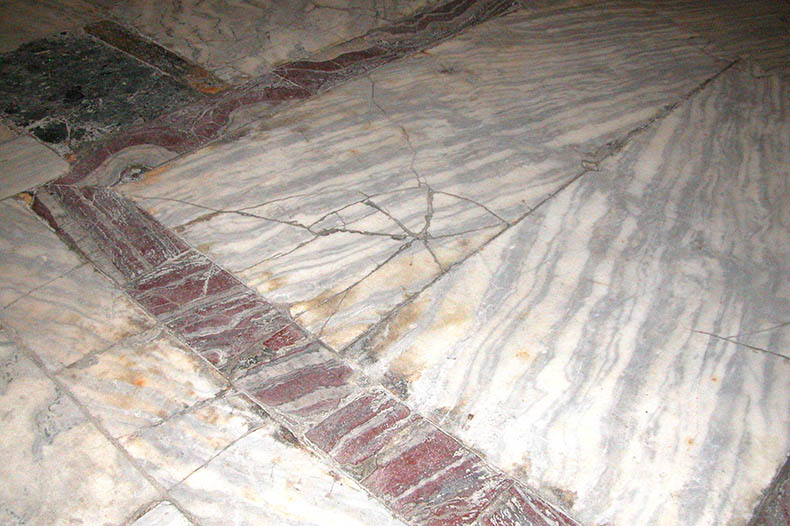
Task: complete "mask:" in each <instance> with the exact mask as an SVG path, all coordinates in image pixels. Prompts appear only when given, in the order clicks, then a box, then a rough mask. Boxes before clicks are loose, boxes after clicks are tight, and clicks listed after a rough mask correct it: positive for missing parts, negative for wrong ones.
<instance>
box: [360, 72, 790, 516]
mask: <svg viewBox="0 0 790 526" xmlns="http://www.w3.org/2000/svg"><path fill="white" fill-rule="evenodd" d="M789 99H790V85H789V84H787V83H786V82H782V81H780V80H779V78H778V77H769V78H762V79H755V78H754V77H753V76H752V75H751V73H750V71H749V70H748V67H745V68H735V69H732V70H730V71H728V72H727V73H725V74H724V75H723V76H722V77H720V78H719V79H717V80H716V81H714V82H713V83H712V84H710V85H709V86H708V87H707V88H706V89H705V90H704V91H702V92H700V93H699V94H697V95H695V96H694V97H693V98H692V99H691V100H690V101H688V102H686V103H685V104H683V105H682V106H681V107H680V108H678V109H677V110H676V111H675V112H673V113H672V114H670V115H669V116H668V117H666V118H665V119H664V120H662V121H661V122H659V123H655V124H654V125H653V126H652V127H651V128H650V129H649V130H647V131H646V132H645V133H644V135H642V136H641V137H639V138H638V139H636V140H635V141H634V142H633V143H632V144H630V145H629V146H628V147H626V149H625V150H624V151H623V152H622V153H621V154H620V155H618V156H617V157H616V158H614V159H612V160H610V161H607V162H606V163H604V166H603V169H602V171H600V172H591V173H588V174H587V175H585V176H584V177H583V178H582V179H580V180H579V181H577V182H576V183H575V184H574V185H572V186H570V187H568V188H567V189H565V190H564V191H563V192H561V193H559V194H558V195H557V196H556V197H555V198H554V199H552V200H551V201H549V202H547V203H546V205H545V206H544V207H541V209H540V210H539V211H538V212H536V213H535V214H534V215H533V216H531V217H529V218H527V219H526V220H524V221H523V222H521V223H519V224H518V225H516V226H514V227H513V228H511V229H510V230H508V231H507V232H506V233H505V234H503V235H502V236H501V237H499V238H498V239H496V240H495V241H494V242H492V243H491V244H490V245H488V246H486V247H485V248H484V249H483V250H482V251H481V252H479V253H478V254H476V255H474V256H473V257H472V258H470V259H469V260H467V261H466V262H464V264H462V265H460V266H458V267H457V268H455V269H454V270H452V271H451V272H449V273H447V274H446V275H445V276H443V277H442V278H441V279H440V280H439V281H438V282H437V283H436V284H435V285H433V286H432V287H431V288H429V289H428V290H426V291H425V292H424V293H423V294H422V295H421V296H419V297H418V298H417V299H416V301H415V302H413V303H412V304H410V305H409V306H408V307H406V308H403V309H402V310H401V311H400V312H399V313H398V315H397V316H396V317H395V318H394V319H393V320H392V321H391V322H390V323H389V324H387V325H386V326H384V327H381V328H380V331H379V332H378V334H377V336H376V337H375V338H373V339H372V340H371V341H370V342H368V344H367V345H364V346H363V345H360V346H359V347H358V348H355V349H353V352H350V353H349V354H348V355H349V356H354V357H355V358H356V359H358V360H359V362H360V363H361V364H363V366H364V368H365V370H366V372H367V373H368V374H369V375H371V376H372V377H373V378H375V379H378V380H380V381H382V382H383V383H385V384H386V385H389V386H390V387H391V388H393V389H394V390H396V391H398V392H400V393H401V394H402V395H403V396H404V397H405V398H406V399H407V401H408V403H410V404H411V405H412V406H413V407H415V408H416V409H417V410H418V411H421V412H422V413H424V414H427V415H431V416H432V417H433V418H434V419H435V420H436V421H437V422H438V423H439V424H440V425H441V426H442V427H443V428H445V429H447V430H448V431H450V432H451V433H455V434H456V435H457V436H459V437H460V438H461V439H463V440H464V441H466V442H467V443H469V444H470V445H472V446H473V447H474V448H476V449H477V450H479V451H481V452H482V453H483V454H484V455H486V457H487V458H488V459H489V460H490V461H491V462H493V463H494V464H495V465H497V466H499V467H501V468H504V469H506V470H508V471H509V472H510V473H512V474H513V475H514V476H516V477H519V478H520V479H522V480H523V481H524V482H525V483H527V484H528V485H531V486H532V487H535V488H537V489H538V490H539V491H540V492H542V493H543V494H544V495H545V496H547V497H548V498H549V499H551V500H553V501H555V502H557V503H558V504H560V505H563V506H566V507H567V508H568V509H569V510H570V511H572V512H573V513H574V514H575V515H576V516H577V517H579V518H580V519H581V520H582V522H583V523H585V524H588V525H609V524H613V525H621V524H640V525H662V526H663V525H667V526H669V525H676V524H684V525H689V526H693V525H713V524H728V525H732V526H740V525H745V524H746V523H747V521H748V520H749V518H750V516H751V513H752V511H753V509H754V506H755V505H756V504H757V502H758V501H759V498H760V496H761V492H762V490H763V489H764V488H765V487H766V486H767V485H768V484H769V483H770V481H771V478H772V477H773V475H774V473H775V472H776V470H777V469H778V468H779V467H780V466H781V465H782V464H783V463H784V461H785V459H786V456H787V454H788V452H790V397H788V390H789V389H790V331H789V330H788V324H787V322H788V320H790V286H789V285H788V280H787V276H788V275H790V235H789V234H790V228H789V226H790V215H788V214H790V185H788V181H789V180H790V179H788V171H789V170H790V149H788V148H787V147H786V146H787V144H790V140H789V139H790V113H788V110H789V108H788V106H787V104H786V101H787V100H789Z"/></svg>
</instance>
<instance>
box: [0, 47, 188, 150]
mask: <svg viewBox="0 0 790 526" xmlns="http://www.w3.org/2000/svg"><path fill="white" fill-rule="evenodd" d="M200 97H201V95H200V94H199V93H197V92H196V91H193V90H191V89H189V88H187V87H185V86H184V85H182V84H180V83H178V82H176V81H175V80H174V79H172V78H171V77H169V76H167V75H164V74H162V73H161V72H159V71H157V70H156V69H154V68H152V67H150V66H148V65H146V64H143V63H142V62H140V61H138V60H136V59H134V58H132V57H130V56H128V55H126V54H124V53H122V52H120V51H118V50H116V49H114V48H112V47H109V46H107V45H105V44H103V43H101V42H98V41H96V40H94V39H92V38H90V37H87V36H84V37H83V36H77V35H73V34H61V35H58V36H55V37H50V38H46V39H42V40H37V41H34V42H30V43H28V44H25V45H23V46H21V47H19V48H17V49H16V50H15V51H11V52H9V53H5V54H2V55H0V114H1V115H2V116H3V117H4V118H6V119H8V120H9V121H11V122H13V123H14V124H16V125H18V126H21V127H24V128H27V129H28V130H30V131H31V132H32V133H33V134H34V135H35V136H36V137H38V138H39V139H41V140H42V141H44V142H47V143H50V144H52V145H54V146H55V147H56V148H57V149H58V150H59V151H61V152H62V153H67V152H69V151H75V150H78V149H80V148H81V147H83V146H85V145H87V144H89V143H91V142H94V141H96V140H98V139H101V138H102V137H104V136H105V135H107V134H108V133H112V132H113V131H115V130H118V129H120V128H123V127H124V126H128V125H130V124H139V123H142V122H147V121H149V120H151V119H153V118H155V117H157V116H159V115H161V114H163V113H166V112H169V111H173V110H175V109H177V108H179V107H181V106H183V105H185V104H188V103H190V102H193V101H195V100H196V99H198V98H200Z"/></svg>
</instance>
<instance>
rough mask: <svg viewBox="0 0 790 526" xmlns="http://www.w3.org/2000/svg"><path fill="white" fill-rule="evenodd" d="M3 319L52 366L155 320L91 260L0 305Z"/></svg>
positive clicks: (105, 345) (101, 347) (57, 366)
mask: <svg viewBox="0 0 790 526" xmlns="http://www.w3.org/2000/svg"><path fill="white" fill-rule="evenodd" d="M86 291H89V293H87V294H86ZM0 322H2V323H3V325H4V326H5V327H6V328H7V329H10V330H12V331H13V332H14V334H15V335H16V337H17V338H18V339H19V340H21V341H22V342H24V344H25V345H26V346H27V347H28V348H29V349H31V350H33V351H34V352H36V353H37V354H38V356H39V357H40V358H41V360H42V361H43V362H44V364H45V365H46V366H47V368H49V369H51V370H53V371H54V370H57V369H60V368H61V367H64V366H66V365H69V364H71V363H73V362H74V361H76V360H79V359H80V358H82V357H83V356H85V355H86V354H90V353H95V352H99V351H102V350H104V349H107V348H108V347H110V346H112V345H114V344H116V343H118V342H120V341H121V340H123V339H125V338H128V337H130V336H133V335H135V334H139V333H140V332H142V331H144V330H146V329H149V328H151V327H153V325H154V320H153V319H152V318H150V317H149V316H148V315H146V314H145V312H143V311H142V309H140V308H139V307H137V306H136V305H135V304H134V303H132V302H131V300H129V298H127V297H126V295H125V294H124V292H123V291H122V290H120V289H118V288H117V287H116V286H115V285H114V284H113V283H112V282H110V281H109V280H108V279H107V278H106V277H104V276H102V275H101V274H99V273H98V272H97V271H96V270H94V269H93V267H91V266H90V265H87V264H86V265H83V266H81V267H79V268H77V269H75V270H73V271H71V272H69V273H67V274H66V275H64V276H62V277H60V278H57V279H56V280H54V281H52V282H51V283H48V284H46V285H44V286H42V287H40V288H38V289H35V290H33V291H31V292H30V293H29V294H27V295H25V296H23V297H21V298H19V299H18V300H17V301H15V302H13V303H12V304H10V305H9V306H8V307H6V308H4V309H1V310H0Z"/></svg>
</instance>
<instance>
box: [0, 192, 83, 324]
mask: <svg viewBox="0 0 790 526" xmlns="http://www.w3.org/2000/svg"><path fill="white" fill-rule="evenodd" d="M81 263H82V262H81V261H80V260H79V258H78V257H77V256H76V255H74V253H72V252H71V251H70V250H69V249H68V248H67V247H66V245H64V244H63V243H62V242H61V241H60V239H58V236H57V235H55V233H54V232H52V230H50V229H49V228H48V227H47V226H46V225H45V224H44V223H43V222H41V221H39V220H38V218H37V217H36V215H35V214H34V213H33V212H32V211H31V210H30V209H29V208H28V207H27V206H26V205H25V203H24V202H22V201H18V200H16V199H6V200H4V201H0V308H1V307H6V306H7V305H9V304H10V303H12V302H13V301H15V300H18V299H19V298H20V297H22V296H24V295H25V294H28V293H29V292H31V291H32V290H34V289H37V288H39V287H41V286H43V285H45V284H47V283H49V282H51V281H53V280H55V279H57V278H59V277H61V276H63V275H65V274H66V273H68V272H69V271H71V270H73V269H74V268H76V267H77V266H79V265H80V264H81Z"/></svg>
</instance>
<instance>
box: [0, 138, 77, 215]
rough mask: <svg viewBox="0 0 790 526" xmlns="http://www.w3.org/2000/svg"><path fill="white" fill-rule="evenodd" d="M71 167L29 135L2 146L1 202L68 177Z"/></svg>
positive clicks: (0, 164)
mask: <svg viewBox="0 0 790 526" xmlns="http://www.w3.org/2000/svg"><path fill="white" fill-rule="evenodd" d="M68 170H69V164H68V163H67V162H66V161H64V160H63V159H61V157H60V156H59V155H58V154H56V153H55V152H53V151H52V150H50V149H49V148H47V147H46V146H44V145H43V144H41V143H40V142H38V141H37V140H35V139H34V138H33V137H30V136H29V135H21V136H19V137H17V138H15V139H13V140H11V141H8V142H4V143H2V144H0V199H3V198H6V197H9V196H12V195H15V194H18V193H19V192H23V191H25V190H27V189H29V188H33V187H34V186H38V185H40V184H43V183H46V182H47V181H51V180H52V179H56V178H58V177H60V176H61V175H64V174H66V172H68Z"/></svg>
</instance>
